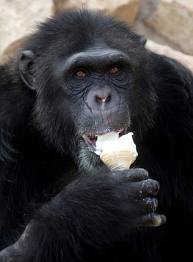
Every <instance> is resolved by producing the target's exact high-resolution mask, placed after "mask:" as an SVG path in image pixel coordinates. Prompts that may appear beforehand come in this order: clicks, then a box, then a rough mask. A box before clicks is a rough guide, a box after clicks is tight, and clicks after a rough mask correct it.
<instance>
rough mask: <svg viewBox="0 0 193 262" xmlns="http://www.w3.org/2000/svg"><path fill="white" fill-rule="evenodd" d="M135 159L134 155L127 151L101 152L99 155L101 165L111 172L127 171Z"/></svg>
mask: <svg viewBox="0 0 193 262" xmlns="http://www.w3.org/2000/svg"><path fill="white" fill-rule="evenodd" d="M136 157H137V156H136V153H134V152H131V151H129V150H123V151H112V152H102V153H101V155H100V158H101V160H102V161H103V163H104V164H106V165H107V166H108V167H109V168H110V169H112V170H113V169H116V170H124V169H129V168H130V166H131V164H132V163H133V162H134V161H135V159H136Z"/></svg>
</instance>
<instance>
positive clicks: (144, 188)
mask: <svg viewBox="0 0 193 262" xmlns="http://www.w3.org/2000/svg"><path fill="white" fill-rule="evenodd" d="M136 187H137V188H138V190H139V195H140V197H146V196H149V195H152V196H155V195H157V193H158V192H159V188H160V186H159V182H158V181H156V180H153V179H151V178H149V179H147V180H144V181H142V182H139V183H138V185H137V186H136Z"/></svg>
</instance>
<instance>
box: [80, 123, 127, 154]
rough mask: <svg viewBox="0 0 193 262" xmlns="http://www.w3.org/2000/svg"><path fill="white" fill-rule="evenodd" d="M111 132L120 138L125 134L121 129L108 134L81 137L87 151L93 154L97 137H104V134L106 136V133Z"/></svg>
mask: <svg viewBox="0 0 193 262" xmlns="http://www.w3.org/2000/svg"><path fill="white" fill-rule="evenodd" d="M111 132H115V133H118V136H119V137H121V136H122V135H124V134H126V129H124V128H122V129H119V130H111V131H109V132H100V133H96V134H84V135H83V136H82V137H83V139H84V141H85V143H86V145H87V146H88V148H89V150H91V151H93V152H95V151H96V143H97V139H98V137H99V136H102V135H105V134H108V133H111Z"/></svg>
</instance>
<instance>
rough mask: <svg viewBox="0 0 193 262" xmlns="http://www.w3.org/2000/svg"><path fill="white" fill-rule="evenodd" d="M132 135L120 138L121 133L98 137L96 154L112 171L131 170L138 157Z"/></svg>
mask: <svg viewBox="0 0 193 262" xmlns="http://www.w3.org/2000/svg"><path fill="white" fill-rule="evenodd" d="M132 135H133V133H132V132H130V133H128V134H126V135H123V136H121V137H119V133H115V132H111V133H108V134H104V135H101V136H98V138H97V141H96V151H95V153H96V154H98V155H100V158H101V160H102V161H103V162H104V163H105V164H106V165H107V166H108V167H109V168H110V169H119V170H124V169H129V168H130V166H131V164H132V163H133V162H134V161H135V159H136V157H137V155H138V154H137V150H136V145H135V143H134V141H133V138H132Z"/></svg>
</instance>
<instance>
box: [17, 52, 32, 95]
mask: <svg viewBox="0 0 193 262" xmlns="http://www.w3.org/2000/svg"><path fill="white" fill-rule="evenodd" d="M34 57H35V55H34V53H33V52H32V51H31V50H24V51H22V53H21V56H20V60H19V72H20V76H21V79H22V80H23V82H24V83H25V84H26V85H27V86H28V87H29V88H30V89H32V90H35V86H34V79H33V73H32V66H33V62H34Z"/></svg>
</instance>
